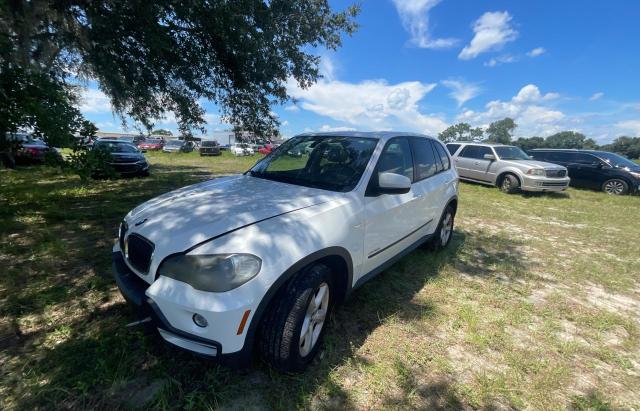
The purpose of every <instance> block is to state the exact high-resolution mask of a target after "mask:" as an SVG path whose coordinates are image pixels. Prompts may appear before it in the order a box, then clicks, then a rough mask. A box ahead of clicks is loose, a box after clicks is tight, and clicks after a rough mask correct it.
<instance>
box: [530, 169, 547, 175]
mask: <svg viewBox="0 0 640 411" xmlns="http://www.w3.org/2000/svg"><path fill="white" fill-rule="evenodd" d="M527 174H529V175H530V176H544V175H546V173H545V172H544V169H542V168H530V169H529V170H528V171H527Z"/></svg>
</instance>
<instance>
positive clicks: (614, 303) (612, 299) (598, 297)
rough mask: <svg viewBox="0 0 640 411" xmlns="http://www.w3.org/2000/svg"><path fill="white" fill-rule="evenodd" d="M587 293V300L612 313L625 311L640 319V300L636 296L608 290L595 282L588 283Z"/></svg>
mask: <svg viewBox="0 0 640 411" xmlns="http://www.w3.org/2000/svg"><path fill="white" fill-rule="evenodd" d="M586 293H587V301H588V303H590V304H591V305H594V306H596V307H599V308H603V309H605V310H607V311H609V312H612V313H620V311H623V312H625V313H627V314H629V315H631V316H633V317H635V318H636V319H640V301H638V300H637V299H635V298H632V297H629V296H626V295H622V294H615V293H611V292H608V291H607V290H605V289H604V288H603V287H601V286H599V285H596V284H593V283H589V284H588V286H587V287H586Z"/></svg>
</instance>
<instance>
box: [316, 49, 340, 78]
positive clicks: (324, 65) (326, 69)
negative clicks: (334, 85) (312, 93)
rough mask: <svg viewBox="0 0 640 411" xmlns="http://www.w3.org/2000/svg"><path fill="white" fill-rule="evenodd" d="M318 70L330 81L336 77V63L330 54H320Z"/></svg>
mask: <svg viewBox="0 0 640 411" xmlns="http://www.w3.org/2000/svg"><path fill="white" fill-rule="evenodd" d="M318 71H319V72H320V75H321V76H323V77H324V78H325V79H326V80H328V81H331V80H333V79H334V78H335V73H336V64H335V62H334V61H333V59H332V58H331V57H330V56H329V55H327V54H325V55H323V56H320V66H319V67H318Z"/></svg>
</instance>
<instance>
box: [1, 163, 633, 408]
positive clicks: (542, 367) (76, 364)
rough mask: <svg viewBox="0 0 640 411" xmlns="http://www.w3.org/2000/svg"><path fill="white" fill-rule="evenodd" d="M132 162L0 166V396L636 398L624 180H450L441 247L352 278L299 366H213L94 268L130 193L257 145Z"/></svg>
mask: <svg viewBox="0 0 640 411" xmlns="http://www.w3.org/2000/svg"><path fill="white" fill-rule="evenodd" d="M148 157H149V159H150V161H151V162H152V164H153V169H152V176H151V177H150V178H147V179H124V180H117V181H96V182H90V183H88V184H86V185H80V182H79V180H78V179H77V178H75V177H73V176H68V175H63V174H60V173H59V172H57V171H56V170H52V169H47V168H24V169H19V170H17V171H8V170H0V204H1V206H0V218H1V219H2V221H1V224H0V234H1V235H2V238H3V241H2V243H1V244H0V266H2V267H3V270H2V272H1V274H0V376H1V378H0V408H2V409H13V408H19V409H32V408H35V407H40V408H94V407H97V408H121V407H122V408H129V407H144V408H154V409H156V408H196V409H200V408H216V407H222V408H223V409H225V408H226V409H238V408H251V407H254V406H255V407H266V408H275V409H291V408H313V409H316V408H330V409H345V408H347V409H369V408H375V409H381V408H383V409H387V408H391V409H408V408H419V409H433V408H449V409H475V408H523V409H524V408H529V409H531V408H534V409H538V408H543V409H558V408H576V409H589V408H593V409H607V408H634V407H636V408H637V407H638V406H640V390H639V389H638V387H640V279H639V274H638V273H640V257H639V256H638V247H637V238H638V236H639V235H640V223H638V221H640V207H638V204H639V203H638V201H639V199H638V198H637V197H623V198H614V197H608V196H606V195H604V194H602V193H595V192H589V191H578V190H570V191H569V192H568V193H567V194H557V195H553V194H552V195H536V196H523V195H514V196H508V195H504V194H502V193H500V192H498V191H497V190H496V189H492V188H486V187H482V186H476V185H470V184H462V185H461V197H460V207H459V214H458V217H457V228H456V232H455V235H454V239H453V242H452V245H451V247H450V248H449V249H448V250H445V251H443V252H440V253H430V252H426V251H422V250H418V251H416V252H414V253H412V254H411V255H409V256H407V257H406V258H404V259H403V260H401V261H400V262H399V263H397V264H396V265H394V266H393V267H392V268H390V269H389V270H387V271H386V272H385V273H383V274H382V275H380V276H379V277H377V278H376V279H374V280H372V281H371V282H370V283H368V284H367V285H365V286H364V287H363V288H362V289H360V290H358V292H357V293H356V294H354V296H353V298H352V299H350V300H349V301H347V302H346V303H345V305H344V306H342V307H341V308H340V309H339V310H338V311H337V312H336V313H335V315H334V316H333V318H332V319H331V321H330V328H329V333H328V335H327V339H326V341H325V348H324V350H323V352H322V353H321V359H319V360H318V361H317V362H316V364H314V366H313V367H312V368H311V369H310V370H309V371H308V372H307V373H305V374H301V375H282V374H279V373H277V372H275V371H273V370H271V369H270V368H269V367H267V366H265V365H264V364H261V363H257V364H255V366H254V367H253V368H252V369H250V370H244V371H233V370H228V369H225V368H221V367H218V366H217V365H215V364H213V363H211V362H208V361H205V360H203V359H201V358H199V357H196V356H193V355H191V354H189V353H185V352H183V351H179V350H176V349H173V348H171V347H169V346H167V345H166V344H164V343H163V342H162V341H161V340H160V339H159V337H157V336H156V335H154V334H153V333H146V332H143V331H142V330H141V329H127V328H124V324H126V323H128V322H129V321H132V320H133V319H134V317H133V316H132V314H131V313H130V311H129V310H128V308H127V307H126V305H125V304H124V301H123V300H122V298H121V297H120V295H119V294H118V292H117V290H116V288H115V285H114V283H113V280H112V279H111V277H110V249H111V244H112V241H113V238H114V237H115V231H116V227H117V225H118V222H119V221H120V219H121V218H122V216H123V215H124V214H126V212H127V211H129V209H131V208H133V207H134V206H136V205H137V204H139V203H140V202H142V201H144V200H145V199H148V198H151V197H153V196H155V195H158V194H160V193H163V192H166V191H168V190H170V189H172V188H177V187H181V186H184V185H186V184H190V183H193V182H197V181H201V180H203V179H207V178H210V177H212V176H218V175H224V174H229V173H233V172H241V171H244V170H246V169H247V168H248V167H249V166H250V165H251V163H252V162H254V161H255V160H256V159H257V158H258V157H255V158H233V157H230V156H223V157H213V158H211V157H205V158H200V157H199V156H198V155H197V154H196V153H192V154H188V155H185V154H169V155H167V154H162V153H149V154H148Z"/></svg>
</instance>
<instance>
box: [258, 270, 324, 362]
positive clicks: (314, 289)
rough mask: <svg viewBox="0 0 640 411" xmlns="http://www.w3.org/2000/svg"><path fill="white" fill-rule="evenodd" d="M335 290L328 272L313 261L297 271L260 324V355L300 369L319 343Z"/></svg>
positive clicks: (270, 360)
mask: <svg viewBox="0 0 640 411" xmlns="http://www.w3.org/2000/svg"><path fill="white" fill-rule="evenodd" d="M334 295H335V292H334V289H333V282H332V277H331V271H330V270H329V268H328V267H327V266H325V265H323V264H313V265H310V266H308V267H307V268H305V269H303V270H302V271H300V272H298V273H297V274H296V275H295V276H294V277H293V278H292V279H291V280H290V281H289V282H288V283H287V285H285V286H284V288H283V289H282V290H280V292H279V293H278V295H277V296H276V297H275V299H274V301H275V304H274V306H273V307H271V309H270V310H269V312H268V313H267V314H266V317H265V319H264V321H263V323H262V327H261V332H260V340H259V347H260V351H261V353H262V357H263V358H264V359H265V360H266V361H267V362H269V363H270V364H271V365H272V366H273V367H275V368H278V369H279V370H282V371H302V370H304V369H305V368H306V367H307V366H308V365H309V363H311V361H312V360H313V358H314V357H315V355H316V354H317V352H318V350H319V349H320V346H321V344H322V337H323V336H324V333H325V330H326V328H327V327H326V324H325V323H326V321H327V318H328V315H329V313H330V312H331V308H332V306H333V298H334Z"/></svg>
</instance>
